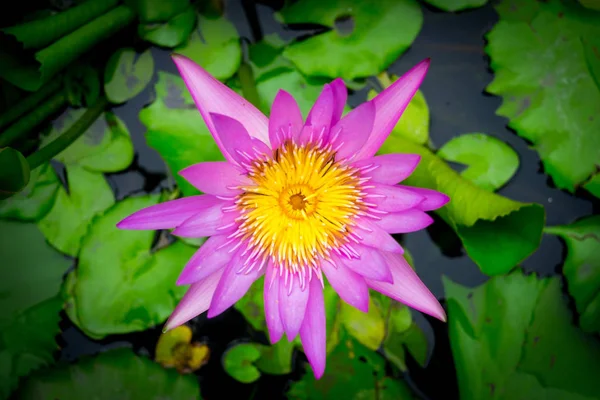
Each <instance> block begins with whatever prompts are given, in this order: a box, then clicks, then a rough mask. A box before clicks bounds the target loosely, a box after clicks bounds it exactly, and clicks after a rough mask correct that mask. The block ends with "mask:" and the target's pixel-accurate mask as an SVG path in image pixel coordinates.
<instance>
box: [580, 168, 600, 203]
mask: <svg viewBox="0 0 600 400" xmlns="http://www.w3.org/2000/svg"><path fill="white" fill-rule="evenodd" d="M583 187H584V188H585V190H587V191H588V192H590V193H591V194H593V195H594V196H596V197H598V198H599V199H600V173H597V174H596V175H593V176H592V177H591V178H590V180H589V181H587V182H586V183H585V184H584V185H583Z"/></svg>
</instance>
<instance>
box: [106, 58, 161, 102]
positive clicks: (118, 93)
mask: <svg viewBox="0 0 600 400" xmlns="http://www.w3.org/2000/svg"><path fill="white" fill-rule="evenodd" d="M152 75H154V59H153V58H152V53H151V52H150V50H146V51H145V52H143V53H142V54H140V55H138V54H137V53H136V52H135V50H133V49H131V48H122V49H119V50H117V51H116V52H115V53H114V54H113V55H112V56H111V57H110V59H109V60H108V63H107V64H106V69H105V70H104V92H105V93H106V97H107V98H108V100H109V101H110V102H111V103H113V104H121V103H124V102H126V101H127V100H130V99H132V98H134V97H135V96H137V95H138V94H139V93H140V92H141V91H142V90H144V88H145V87H146V85H148V83H149V82H150V79H152Z"/></svg>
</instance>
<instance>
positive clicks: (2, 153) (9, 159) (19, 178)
mask: <svg viewBox="0 0 600 400" xmlns="http://www.w3.org/2000/svg"><path fill="white" fill-rule="evenodd" d="M29 177H30V171H29V163H28V162H27V160H26V159H25V157H24V156H23V154H21V152H19V151H17V150H15V149H13V148H10V147H5V148H2V149H0V200H3V199H6V198H9V197H11V196H13V195H14V194H16V193H18V192H20V191H21V190H23V188H25V186H27V184H28V183H29Z"/></svg>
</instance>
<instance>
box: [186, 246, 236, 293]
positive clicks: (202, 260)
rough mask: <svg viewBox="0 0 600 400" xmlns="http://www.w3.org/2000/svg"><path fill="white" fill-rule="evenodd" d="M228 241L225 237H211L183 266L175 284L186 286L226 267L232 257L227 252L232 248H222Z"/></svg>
mask: <svg viewBox="0 0 600 400" xmlns="http://www.w3.org/2000/svg"><path fill="white" fill-rule="evenodd" d="M228 241H229V239H228V238H227V235H217V236H211V237H210V238H209V239H208V240H207V241H206V242H204V244H203V245H202V246H201V247H200V248H199V249H198V251H196V253H195V254H194V255H193V256H192V258H191V259H190V260H189V261H188V263H187V264H186V265H185V268H184V269H183V272H182V273H181V275H179V279H177V284H178V285H188V284H190V283H194V282H197V281H200V280H202V279H204V278H206V277H207V276H208V275H211V274H212V273H213V272H215V271H216V270H218V269H221V268H223V267H224V266H225V265H227V263H229V261H230V260H231V257H232V255H231V253H229V250H230V249H231V247H232V246H233V244H230V245H227V246H224V245H225V243H227V242H228Z"/></svg>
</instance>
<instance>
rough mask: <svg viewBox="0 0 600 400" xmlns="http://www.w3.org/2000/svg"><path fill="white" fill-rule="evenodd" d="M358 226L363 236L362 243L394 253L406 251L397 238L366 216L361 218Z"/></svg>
mask: <svg viewBox="0 0 600 400" xmlns="http://www.w3.org/2000/svg"><path fill="white" fill-rule="evenodd" d="M358 228H359V229H360V230H361V232H360V233H359V235H360V237H361V238H362V240H361V243H362V244H363V245H365V246H368V247H373V248H375V249H379V250H383V251H390V252H392V253H398V254H403V253H404V250H403V249H402V246H400V244H399V243H398V242H397V241H396V239H394V238H393V237H392V236H390V234H389V233H387V232H386V231H384V230H383V229H382V228H380V227H379V226H377V225H375V223H373V222H371V221H370V220H368V219H366V218H362V219H360V220H359V222H358Z"/></svg>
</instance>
